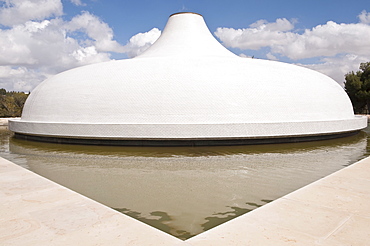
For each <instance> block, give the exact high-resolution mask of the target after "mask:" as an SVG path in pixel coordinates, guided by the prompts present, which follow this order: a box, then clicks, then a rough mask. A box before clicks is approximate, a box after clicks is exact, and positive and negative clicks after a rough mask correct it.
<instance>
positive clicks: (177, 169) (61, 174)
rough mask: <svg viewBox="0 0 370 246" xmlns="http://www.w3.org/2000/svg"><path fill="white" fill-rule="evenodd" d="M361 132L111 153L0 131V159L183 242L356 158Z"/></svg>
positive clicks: (361, 153)
mask: <svg viewBox="0 0 370 246" xmlns="http://www.w3.org/2000/svg"><path fill="white" fill-rule="evenodd" d="M368 131H369V128H367V129H366V130H365V131H362V132H360V133H359V134H357V135H355V136H352V137H347V138H341V139H335V140H326V141H317V142H306V143H295V144H274V145H254V146H252V145H249V146H227V147H220V146H218V147H117V146H116V147H112V146H85V145H64V144H63V145H61V144H50V143H41V142H31V141H24V140H18V139H14V138H12V134H11V133H10V132H9V131H8V130H7V129H6V128H5V127H3V128H2V129H1V130H0V155H1V156H2V157H4V158H6V159H8V160H10V161H12V162H14V163H16V164H18V165H20V166H23V167H25V168H27V169H30V170H31V171H33V172H35V173H38V174H40V175H42V176H44V177H47V178H48V179H50V180H53V181H55V182H57V183H59V184H61V185H63V186H66V187H68V188H70V189H72V190H75V191H77V192H78V193H81V194H83V195H85V196H87V197H90V198H92V199H94V200H96V201H98V202H101V203H103V204H105V205H107V206H109V207H112V208H114V209H116V210H118V211H120V212H122V213H124V214H127V215H129V216H132V217H134V218H136V219H138V220H141V221H143V222H145V223H147V224H150V225H152V226H154V227H156V228H159V229H161V230H163V231H165V232H168V233H170V234H172V235H174V236H177V237H179V238H181V239H186V238H189V237H191V236H194V235H196V234H199V233H201V232H203V231H205V230H208V229H210V228H212V227H214V226H216V225H219V224H221V223H223V222H225V221H227V220H230V219H232V218H235V217H236V216H238V215H241V214H244V213H246V212H248V211H251V210H253V209H255V208H257V207H260V206H262V205H264V204H266V203H268V202H270V201H272V200H274V199H276V198H279V197H281V196H283V195H285V194H287V193H289V192H292V191H294V190H296V189H298V188H300V187H302V186H304V185H306V184H309V183H311V182H313V181H315V180H317V179H319V178H322V177H324V176H326V175H328V174H330V173H333V172H335V171H337V170H339V169H341V168H343V167H345V166H348V165H350V164H352V163H354V162H356V161H358V160H360V159H362V158H364V157H365V156H367V155H368V153H369V152H368V150H369V147H368V137H367V132H368ZM318 202H320V201H318Z"/></svg>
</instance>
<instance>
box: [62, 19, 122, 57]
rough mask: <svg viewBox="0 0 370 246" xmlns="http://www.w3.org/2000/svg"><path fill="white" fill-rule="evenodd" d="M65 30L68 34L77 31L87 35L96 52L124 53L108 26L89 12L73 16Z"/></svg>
mask: <svg viewBox="0 0 370 246" xmlns="http://www.w3.org/2000/svg"><path fill="white" fill-rule="evenodd" d="M65 28H66V30H67V31H69V32H75V31H77V32H83V33H85V34H87V35H88V37H89V38H91V39H92V40H93V42H94V45H95V47H96V49H97V50H98V51H102V52H107V51H110V52H123V51H124V50H123V46H121V45H120V44H119V43H117V41H115V40H113V30H112V29H111V28H110V27H109V26H108V24H107V23H105V22H103V21H101V20H100V19H99V18H98V17H96V16H95V15H92V14H90V13H89V12H83V13H82V14H81V15H78V16H75V17H74V18H72V20H71V21H70V22H68V23H66V24H65Z"/></svg>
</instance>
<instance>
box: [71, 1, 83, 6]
mask: <svg viewBox="0 0 370 246" xmlns="http://www.w3.org/2000/svg"><path fill="white" fill-rule="evenodd" d="M71 3H73V4H74V5H76V6H86V4H85V3H83V2H82V1H81V0H71Z"/></svg>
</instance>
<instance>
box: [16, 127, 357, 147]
mask: <svg viewBox="0 0 370 246" xmlns="http://www.w3.org/2000/svg"><path fill="white" fill-rule="evenodd" d="M359 132H360V130H356V131H349V132H341V133H334V134H320V135H309V136H288V137H276V138H272V137H269V138H240V139H235V138H234V139H161V140H153V139H136V140H134V139H125V140H123V139H91V138H63V137H46V136H37V135H27V134H21V133H15V134H14V137H15V138H17V139H22V140H32V141H39V142H48V143H63V144H83V145H108V146H148V147H149V146H151V147H155V146H158V147H159V146H161V147H171V146H178V147H180V146H231V145H257V144H278V143H299V142H308V141H318V140H330V139H336V138H343V137H349V136H354V135H356V134H358V133H359Z"/></svg>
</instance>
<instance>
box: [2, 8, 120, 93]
mask: <svg viewBox="0 0 370 246" xmlns="http://www.w3.org/2000/svg"><path fill="white" fill-rule="evenodd" d="M123 49H124V46H122V45H120V44H118V43H117V42H116V41H115V40H114V39H113V31H112V29H111V28H110V27H109V26H108V25H107V24H106V23H104V22H102V21H101V20H100V19H99V18H97V17H96V16H94V15H91V14H90V13H87V12H85V13H82V14H81V15H78V16H75V17H74V18H72V20H71V21H64V20H63V19H61V18H54V19H50V20H43V21H27V22H25V23H22V24H18V25H14V26H12V27H11V28H8V29H2V30H1V29H0V53H1V56H0V86H1V87H4V88H6V89H7V90H24V91H28V90H32V89H33V88H34V87H35V86H36V85H37V84H38V83H40V82H41V81H42V80H44V79H45V78H47V77H49V76H50V75H53V74H56V73H59V72H61V71H64V70H67V69H70V68H73V67H77V66H81V65H86V64H91V63H96V62H102V61H109V60H110V52H120V51H122V52H123Z"/></svg>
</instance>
